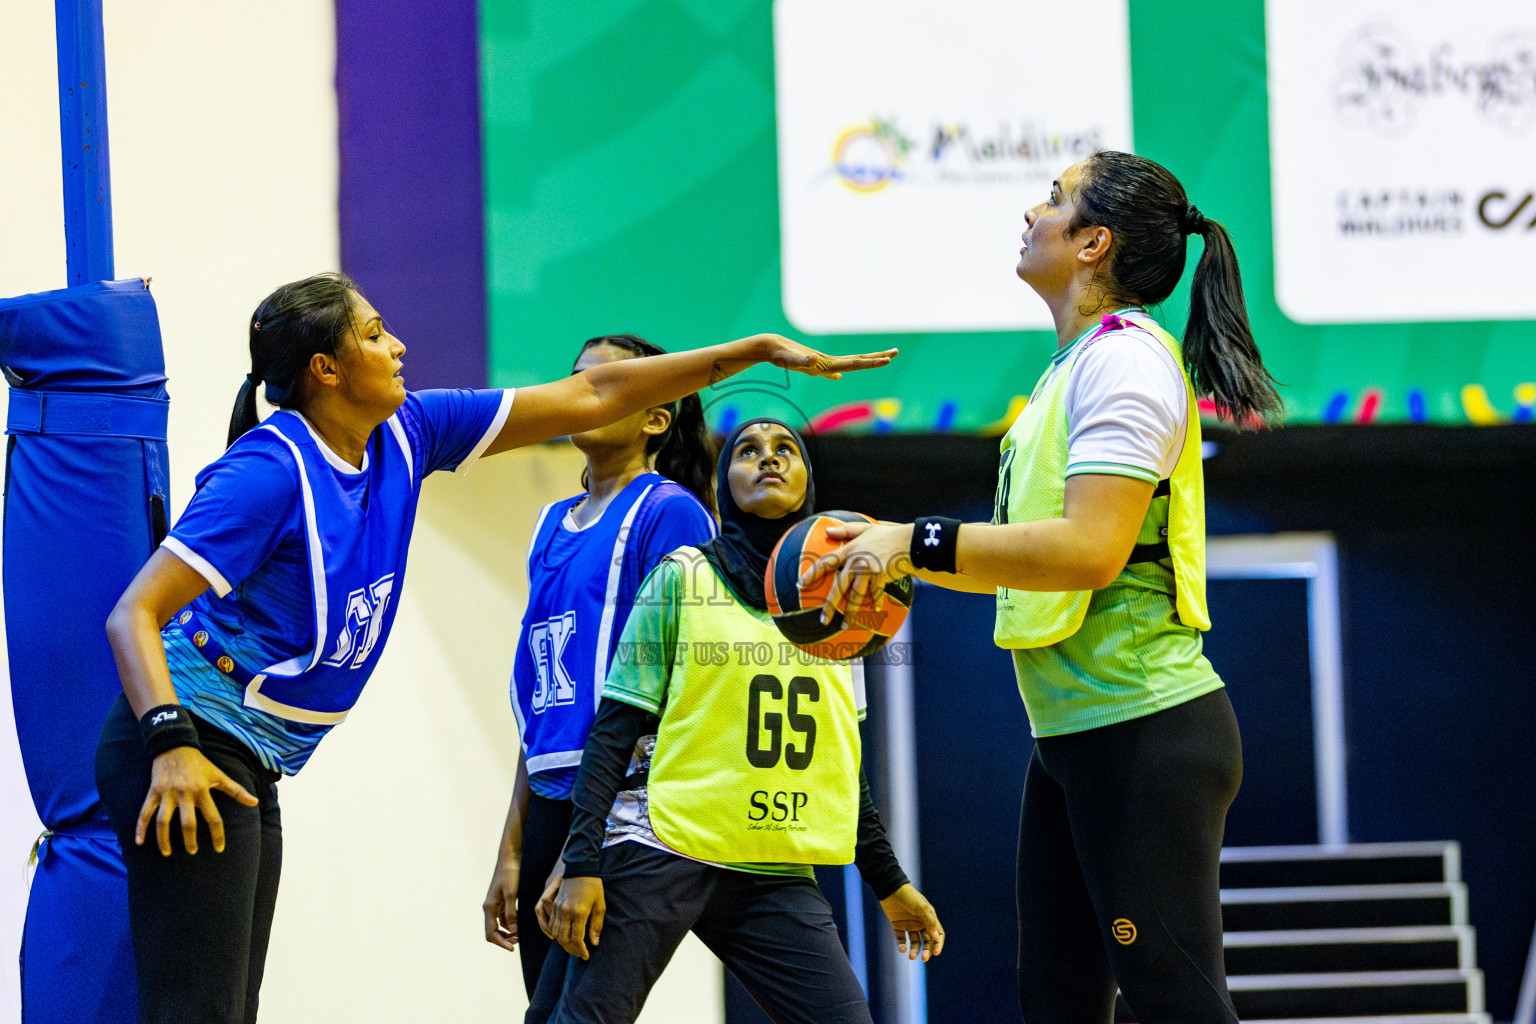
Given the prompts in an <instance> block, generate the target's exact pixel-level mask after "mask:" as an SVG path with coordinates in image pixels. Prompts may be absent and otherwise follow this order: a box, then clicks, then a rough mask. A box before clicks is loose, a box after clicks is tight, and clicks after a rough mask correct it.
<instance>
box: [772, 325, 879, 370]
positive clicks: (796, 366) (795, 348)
mask: <svg viewBox="0 0 1536 1024" xmlns="http://www.w3.org/2000/svg"><path fill="white" fill-rule="evenodd" d="M751 340H752V341H754V342H756V343H758V344H759V345H762V346H763V357H762V361H763V362H765V363H772V364H773V365H774V366H781V367H783V368H784V369H786V370H794V371H795V372H796V373H808V374H810V375H811V376H812V377H828V378H830V379H832V380H840V379H841V378H842V376H843V374H844V373H846V372H849V371H852V370H871V369H874V368H876V367H879V366H885V365H886V364H887V363H889V362H890V361H891V360H892V359H893V358H895V356H896V351H897V350H896V349H894V348H888V349H886V350H885V351H884V352H866V353H864V354H862V355H856V356H831V355H827V354H826V353H825V352H818V351H816V350H815V349H813V348H808V347H807V346H805V345H802V344H800V343H799V342H797V341H790V340H789V339H788V338H785V337H781V336H780V335H777V334H759V335H757V337H755V338H753V339H751Z"/></svg>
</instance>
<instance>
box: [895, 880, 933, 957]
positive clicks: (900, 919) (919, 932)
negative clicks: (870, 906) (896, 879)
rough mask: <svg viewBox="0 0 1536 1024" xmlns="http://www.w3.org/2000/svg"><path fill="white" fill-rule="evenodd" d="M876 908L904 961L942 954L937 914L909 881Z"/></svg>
mask: <svg viewBox="0 0 1536 1024" xmlns="http://www.w3.org/2000/svg"><path fill="white" fill-rule="evenodd" d="M880 909H881V910H884V911H885V916H886V917H887V918H889V919H890V922H891V928H892V930H894V931H895V932H896V948H897V949H899V950H901V952H903V953H905V954H907V959H908V960H916V959H917V958H918V957H919V956H921V957H922V959H923V960H924V961H927V960H928V958H929V957H935V956H938V955H939V954H940V953H942V952H943V951H944V926H943V925H941V924H940V923H939V915H938V914H937V913H935V912H934V909H933V904H931V903H929V902H928V900H927V898H926V897H924V896H923V894H922V893H920V892H918V891H917V889H915V888H914V887H913V886H912V883H911V882H908V883H907V884H906V885H903V886H902V887H901V888H900V889H897V890H896V891H895V892H893V893H891V894H890V895H889V896H887V897H886V898H885V899H883V900H881V901H880Z"/></svg>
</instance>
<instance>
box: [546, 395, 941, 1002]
mask: <svg viewBox="0 0 1536 1024" xmlns="http://www.w3.org/2000/svg"><path fill="white" fill-rule="evenodd" d="M716 495H717V497H718V500H719V506H720V520H721V523H720V536H719V537H717V538H715V539H714V540H711V541H708V542H706V543H705V544H702V545H700V546H698V547H685V548H680V549H678V550H677V551H675V552H673V553H672V554H671V555H670V556H668V558H667V559H665V560H664V561H662V562H661V564H660V565H658V566H657V567H656V568H655V569H654V570H652V572H651V574H650V575H649V576H648V577H647V578H646V580H645V582H644V584H643V585H642V586H641V588H640V591H639V593H638V594H637V595H636V598H635V608H634V611H633V612H632V613H631V614H630V617H629V621H628V623H627V624H626V625H625V627H624V633H623V636H622V638H621V639H620V641H619V645H618V647H617V649H616V650H615V653H614V656H613V661H612V665H611V667H610V668H609V671H608V677H607V680H606V682H605V684H604V686H603V693H602V701H601V704H600V706H599V708H598V712H597V717H596V719H595V720H594V721H593V723H592V731H591V733H590V734H589V736H588V739H587V744H586V747H585V749H584V750H583V753H582V760H581V769H580V772H579V773H578V775H577V779H576V787H575V790H574V792H573V794H572V800H573V803H574V810H573V813H572V816H571V832H570V839H569V842H568V843H567V845H566V849H565V854H564V858H563V859H564V863H565V878H564V881H563V882H562V883H561V886H560V890H559V893H558V895H557V896H556V897H555V898H554V901H553V904H552V907H551V908H550V909H549V910H542V909H541V915H540V916H541V920H545V921H547V922H548V927H547V928H546V931H548V932H549V934H550V936H551V938H553V939H555V940H556V941H557V942H559V943H560V944H561V946H562V947H564V948H565V950H566V951H567V952H569V953H571V954H573V956H574V957H576V958H579V959H573V960H571V961H570V963H569V965H568V966H567V969H566V971H565V975H564V981H563V986H564V987H563V989H562V990H561V994H560V1002H559V1006H558V1007H557V1008H556V1010H555V1013H554V1016H553V1018H552V1019H553V1020H554V1021H555V1022H556V1024H577V1022H597V1021H602V1022H605V1024H608V1022H615V1021H620V1022H622V1021H632V1020H634V1019H635V1017H636V1016H638V1015H639V1013H640V1008H641V1006H643V1005H644V1002H645V998H646V995H647V994H648V993H649V992H650V989H651V986H652V985H653V984H654V983H655V981H656V979H657V978H658V977H659V976H660V974H661V972H662V969H663V968H665V967H666V965H667V962H668V961H669V960H670V959H671V958H672V954H673V952H674V951H675V950H676V949H677V946H678V943H680V942H681V941H682V939H683V937H684V936H685V935H686V934H687V933H688V932H689V931H690V930H691V931H693V932H694V933H695V934H696V935H698V937H699V938H700V939H701V940H703V942H704V944H705V945H706V946H708V947H709V948H710V949H711V950H712V951H713V952H714V953H715V954H716V955H717V956H718V957H720V959H721V960H722V961H724V963H725V965H726V967H727V968H729V969H730V971H731V973H732V974H734V975H735V976H736V978H737V979H738V980H739V981H740V982H741V983H742V985H743V987H745V988H746V989H747V991H748V992H749V993H751V995H752V997H753V998H754V999H756V1000H757V1002H758V1003H759V1005H761V1006H762V1007H763V1008H764V1009H765V1010H766V1011H767V1012H768V1015H769V1016H770V1017H772V1018H773V1020H774V1021H775V1022H777V1024H800V1022H803V1024H844V1022H846V1024H868V1022H869V1021H870V1019H871V1018H870V1013H869V1007H868V1005H867V1003H866V1002H865V1000H864V995H863V992H862V991H861V990H860V988H859V983H858V980H857V978H856V977H855V975H854V973H853V968H852V966H851V965H850V964H849V962H848V956H847V954H846V953H845V952H844V951H843V947H842V944H841V942H840V940H839V939H838V936H837V929H836V927H835V926H834V925H833V922H832V912H831V908H830V907H829V906H828V904H827V901H826V899H825V898H824V897H823V896H822V895H821V891H820V890H819V889H817V887H816V882H815V878H814V875H813V873H812V871H811V865H813V864H847V863H850V862H853V863H856V864H857V865H858V867H859V871H860V874H861V875H862V876H863V878H864V880H865V881H867V882H868V883H869V884H870V887H871V888H872V889H873V890H874V892H875V895H876V897H877V898H879V900H880V904H881V907H882V908H883V909H884V910H885V913H886V916H887V917H889V918H890V921H891V926H892V928H893V929H894V930H895V933H896V939H897V944H898V946H899V948H901V949H902V950H904V951H906V952H907V953H908V955H909V956H910V957H911V958H913V959H916V958H917V957H918V956H921V957H922V959H924V960H927V959H928V958H929V957H930V956H932V955H936V954H937V953H938V952H939V951H940V949H942V948H943V943H944V932H943V929H942V928H941V927H940V925H939V920H938V917H937V916H936V915H935V914H934V912H933V908H932V907H931V906H930V905H929V904H928V901H927V900H926V899H924V898H923V897H922V895H921V894H920V893H919V892H918V891H917V890H916V889H915V888H913V887H912V885H911V883H910V882H908V881H907V878H906V875H905V874H903V872H902V870H901V866H900V865H899V864H898V863H897V862H896V858H895V856H894V855H893V853H892V851H891V846H890V842H889V841H888V840H887V838H886V836H885V829H884V827H883V826H882V825H881V823H880V816H879V814H878V812H877V811H876V810H875V806H874V802H873V801H872V800H871V799H870V795H869V787H868V785H867V784H866V783H865V781H864V775H863V772H862V771H861V770H860V768H859V763H860V758H859V731H858V723H859V720H860V719H861V718H862V717H863V703H864V702H863V682H862V673H861V672H860V671H859V670H858V667H857V666H856V665H854V664H850V663H848V662H832V661H821V660H818V659H813V658H811V657H809V656H807V655H804V654H803V653H802V652H800V651H799V650H798V649H797V648H795V647H793V646H792V645H790V644H788V643H786V642H785V641H784V639H783V636H782V635H781V634H780V633H779V632H778V629H777V628H776V627H775V626H774V624H773V619H772V617H771V616H770V615H769V614H768V612H767V602H766V600H765V598H764V593H763V577H764V573H765V571H766V569H767V565H768V557H769V555H770V554H771V553H772V551H773V547H774V545H775V544H776V543H777V542H778V540H779V538H780V537H782V536H783V535H784V533H785V531H787V530H788V529H789V528H790V527H791V526H793V525H794V524H795V523H796V522H798V521H800V520H801V519H804V518H805V517H807V516H809V515H810V514H811V513H812V511H813V509H814V507H815V486H814V482H813V480H812V475H811V468H810V465H809V463H808V462H807V461H806V458H805V449H804V445H803V443H802V442H801V439H800V435H799V434H798V433H796V432H795V431H794V430H793V429H792V428H790V427H789V426H788V425H786V424H784V423H781V422H779V421H778V420H771V419H759V420H750V421H748V422H747V423H744V424H742V426H740V427H739V428H737V430H736V431H734V432H733V434H732V435H731V437H730V438H729V439H728V440H727V442H726V445H725V447H724V448H723V449H722V451H721V453H720V461H719V468H718V478H717V480H716ZM545 975H546V977H547V976H548V975H549V970H548V968H546V971H545ZM545 983H546V978H545V977H541V978H540V983H539V984H540V992H541V993H542V992H543V990H544V987H545ZM538 998H539V997H538V996H536V997H535V999H536V1001H537V999H538Z"/></svg>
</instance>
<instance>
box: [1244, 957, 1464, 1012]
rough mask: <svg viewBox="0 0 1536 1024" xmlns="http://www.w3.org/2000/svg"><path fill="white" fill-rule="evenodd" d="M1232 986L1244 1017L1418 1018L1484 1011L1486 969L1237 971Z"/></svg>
mask: <svg viewBox="0 0 1536 1024" xmlns="http://www.w3.org/2000/svg"><path fill="white" fill-rule="evenodd" d="M1227 988H1228V990H1229V991H1230V992H1231V993H1232V1002H1233V1004H1234V1005H1235V1006H1236V1007H1237V1014H1238V1017H1239V1018H1240V1019H1242V1020H1245V1021H1252V1020H1261V1019H1262V1020H1269V1019H1285V1020H1295V1019H1297V1018H1317V1017H1320V1016H1323V1015H1325V1014H1326V1015H1329V1016H1350V1015H1360V1016H1365V1015H1371V1016H1387V1015H1402V1016H1417V1015H1428V1014H1452V1015H1467V1014H1480V1013H1483V1012H1485V1009H1486V1008H1485V1006H1484V1004H1483V972H1482V971H1479V970H1477V969H1475V968H1473V969H1464V968H1458V969H1455V970H1436V971H1359V972H1347V971H1340V972H1330V973H1319V974H1267V975H1234V976H1231V977H1228V978H1227Z"/></svg>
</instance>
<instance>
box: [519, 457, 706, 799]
mask: <svg viewBox="0 0 1536 1024" xmlns="http://www.w3.org/2000/svg"><path fill="white" fill-rule="evenodd" d="M583 497H584V495H579V494H578V495H576V496H575V497H573V498H566V499H565V500H563V501H557V502H554V503H552V504H549V505H546V506H544V509H543V511H542V512H540V513H539V520H538V523H537V525H535V526H534V530H533V539H532V541H531V542H530V543H529V546H528V609H527V611H526V613H525V614H524V615H523V627H522V635H521V636H520V637H519V641H518V647H517V656H516V659H515V660H514V662H513V668H512V709H513V711H514V712H515V713H516V715H517V724H518V728H519V730H521V732H522V742H523V750H524V753H525V755H526V757H527V759H528V776H529V783H530V785H531V786H532V789H533V791H534V792H535V793H537V794H539V795H540V796H543V797H548V798H550V799H554V800H561V799H566V798H568V797H569V796H570V795H571V787H572V786H574V785H575V782H576V769H577V766H578V765H579V764H580V763H581V751H582V748H583V747H584V746H585V745H586V742H587V733H588V732H589V731H590V730H591V728H592V719H593V716H594V715H595V714H596V712H597V704H598V701H599V700H600V699H601V696H602V692H603V683H604V682H605V681H606V679H607V676H608V665H609V663H610V662H611V661H612V660H613V652H614V650H615V649H616V647H617V645H618V642H619V637H620V636H622V635H623V633H624V625H625V623H626V622H628V621H629V615H630V612H631V610H632V609H633V608H634V602H635V595H636V593H638V591H639V590H640V584H641V582H642V581H643V580H644V579H645V577H646V576H647V575H648V574H649V573H650V571H651V570H652V569H654V568H655V567H656V565H657V563H659V562H660V561H661V560H662V559H663V558H665V557H666V556H667V554H668V553H670V552H672V551H675V550H677V549H678V548H680V547H687V546H690V545H696V544H701V543H703V542H704V541H706V540H708V539H710V538H711V537H713V536H714V535H715V521H714V518H713V517H712V516H711V515H710V514H709V510H708V509H706V508H705V507H704V505H703V504H702V503H701V502H700V501H699V500H698V499H697V498H695V497H694V496H693V495H692V494H690V493H689V492H688V491H687V490H686V489H684V488H683V487H681V486H679V485H678V484H676V483H673V482H672V481H671V480H668V479H667V478H666V477H663V476H660V475H659V474H656V473H646V474H643V475H641V476H639V477H637V478H636V479H635V480H633V481H631V482H630V484H629V485H628V486H626V487H625V488H624V489H623V490H622V491H620V492H619V493H618V494H617V495H616V496H615V497H614V499H613V501H612V502H611V503H610V504H609V505H608V507H607V508H605V509H604V510H603V514H602V515H601V516H599V517H598V519H597V520H596V521H595V522H592V523H589V524H587V525H586V526H585V527H582V528H579V529H573V528H572V526H571V525H570V524H569V523H568V522H567V519H566V517H567V513H569V512H570V511H571V509H572V508H574V507H575V505H576V504H577V502H579V501H581V499H582V498H583Z"/></svg>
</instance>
